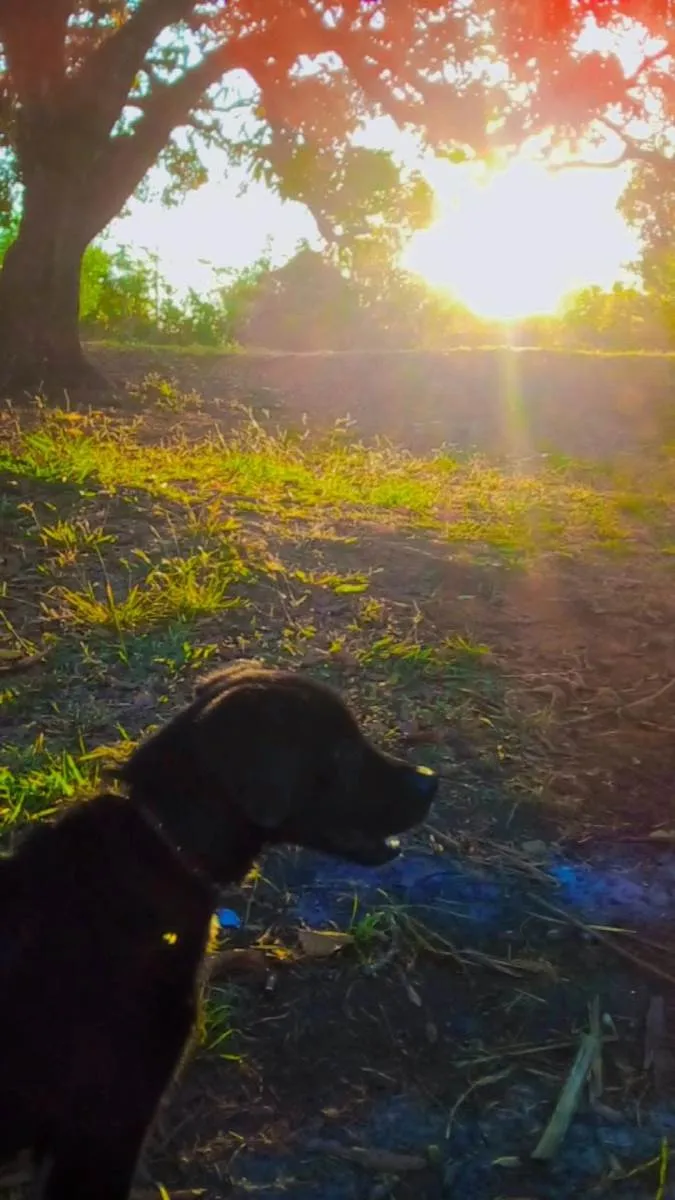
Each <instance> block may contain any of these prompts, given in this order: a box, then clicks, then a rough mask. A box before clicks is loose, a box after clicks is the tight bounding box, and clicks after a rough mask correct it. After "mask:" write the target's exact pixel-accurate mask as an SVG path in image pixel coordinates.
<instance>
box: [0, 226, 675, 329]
mask: <svg viewBox="0 0 675 1200" xmlns="http://www.w3.org/2000/svg"><path fill="white" fill-rule="evenodd" d="M10 240H11V233H10V232H9V231H5V233H4V234H3V232H2V231H1V230H0V261H1V260H2V255H3V253H4V250H5V247H6V245H7V244H8V242H9V241H10ZM646 257H647V259H648V266H647V268H645V278H644V280H643V282H642V285H641V286H630V285H627V284H622V283H617V284H615V285H614V287H612V288H611V289H610V290H603V289H602V288H600V287H597V286H591V287H586V288H582V289H580V290H579V291H577V292H575V293H574V294H572V295H570V296H569V297H568V298H567V299H566V301H565V303H564V304H563V305H562V307H561V310H560V312H559V313H558V314H557V315H555V316H544V315H540V316H532V317H529V318H527V319H525V320H522V321H519V322H517V323H512V324H502V323H499V322H495V321H488V320H485V319H481V318H480V317H478V316H477V315H476V314H474V313H473V312H471V310H470V309H468V308H467V307H466V306H465V305H463V304H461V303H460V302H459V301H458V300H456V299H454V298H453V297H452V296H451V295H449V294H448V293H446V292H443V291H440V290H438V289H434V288H432V287H430V286H428V285H427V284H425V282H424V280H422V279H421V278H420V277H419V276H416V275H414V274H411V273H410V272H406V271H403V270H401V269H399V268H397V267H395V266H392V265H391V263H384V262H383V263H382V266H381V269H380V270H379V272H371V273H370V274H368V275H366V276H362V275H359V276H354V275H353V274H349V273H346V272H345V271H344V270H341V269H340V267H339V266H338V265H337V263H336V262H335V260H334V259H331V258H330V257H329V256H328V255H324V254H321V253H318V252H316V251H313V250H311V249H309V248H308V247H307V246H301V247H300V248H299V250H298V251H297V253H296V254H295V255H294V256H293V257H292V258H291V259H290V260H289V261H288V262H287V263H286V264H285V265H284V266H282V267H277V268H274V267H273V266H272V263H271V260H270V257H269V255H268V254H263V255H262V256H261V257H260V258H259V259H258V260H257V261H256V262H254V263H253V264H252V265H251V266H249V267H247V268H245V269H244V270H240V271H235V270H222V269H221V270H214V272H213V279H214V282H213V286H212V287H211V288H210V289H208V290H207V291H205V292H202V291H198V290H196V289H195V288H189V289H188V290H187V291H184V292H178V291H177V289H176V288H174V287H172V286H171V285H170V284H169V283H168V282H167V280H166V278H165V277H164V275H163V273H162V270H161V266H160V263H159V262H158V260H157V258H156V257H155V256H153V255H151V254H148V253H142V252H140V251H132V250H131V249H129V248H128V247H125V246H110V245H107V244H106V243H104V242H93V243H92V244H91V245H90V246H89V247H88V248H87V250H86V252H85V255H84V261H83V269H82V278H81V296H80V311H81V329H82V335H83V337H84V339H85V340H88V341H101V340H106V341H112V342H117V343H132V344H134V343H135V344H138V343H146V344H147V343H150V344H163V345H176V346H191V345H192V346H203V347H211V348H213V349H220V350H233V349H237V348H241V347H243V348H258V349H267V350H285V351H307V350H338V351H339V350H350V349H351V350H358V349H387V348H392V349H394V348H396V349H402V348H406V349H418V350H443V349H450V348H452V347H456V346H485V345H495V344H500V343H503V342H505V341H508V342H510V343H511V344H515V345H520V346H532V347H539V348H547V347H548V348H559V349H565V348H568V349H574V348H576V349H589V350H592V349H596V350H605V351H612V350H616V351H618V350H652V351H659V350H661V351H664V350H670V349H675V254H674V255H671V256H670V257H669V256H668V255H666V256H665V262H663V261H660V260H657V256H655V255H653V254H651V255H647V256H646ZM638 267H639V264H637V265H636V268H638Z"/></svg>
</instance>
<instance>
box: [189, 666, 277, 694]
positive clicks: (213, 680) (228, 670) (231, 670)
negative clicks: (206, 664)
mask: <svg viewBox="0 0 675 1200" xmlns="http://www.w3.org/2000/svg"><path fill="white" fill-rule="evenodd" d="M262 670H264V667H263V664H262V663H261V662H260V661H259V660H258V659H257V658H237V659H235V660H234V661H233V662H231V663H228V664H227V666H225V667H218V669H217V670H216V671H212V672H211V674H210V675H203V676H202V678H201V679H198V680H197V683H196V685H195V696H197V697H198V698H199V699H200V700H209V699H210V698H211V697H212V696H218V695H220V693H221V692H224V691H227V689H228V687H232V686H234V684H235V683H239V682H240V681H241V680H242V678H244V677H245V676H246V675H252V674H253V673H255V674H258V673H259V672H260V671H262Z"/></svg>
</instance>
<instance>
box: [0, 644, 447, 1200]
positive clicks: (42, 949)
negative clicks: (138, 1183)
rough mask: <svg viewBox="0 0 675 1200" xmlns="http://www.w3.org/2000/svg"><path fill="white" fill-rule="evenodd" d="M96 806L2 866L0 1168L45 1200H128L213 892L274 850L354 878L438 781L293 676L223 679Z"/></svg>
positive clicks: (187, 1025)
mask: <svg viewBox="0 0 675 1200" xmlns="http://www.w3.org/2000/svg"><path fill="white" fill-rule="evenodd" d="M119 777H120V778H121V780H122V782H123V784H124V786H125V788H126V791H127V796H126V797H122V796H116V795H113V794H105V795H100V796H97V797H96V798H95V799H93V800H90V801H88V802H87V803H84V804H79V805H76V806H73V807H72V808H71V809H70V810H69V811H68V812H67V813H66V814H65V815H64V816H63V817H62V818H61V819H60V820H58V821H57V822H56V823H55V824H54V825H52V826H41V827H39V828H37V829H36V830H34V831H33V832H32V833H31V834H30V835H29V836H28V837H27V838H26V839H25V841H24V842H23V844H22V845H21V846H20V847H19V849H18V850H17V851H16V852H15V854H14V855H12V856H11V857H10V858H7V859H5V860H4V861H2V862H0V1159H3V1160H6V1159H9V1158H11V1157H14V1156H15V1155H16V1154H18V1153H19V1151H20V1150H23V1149H30V1150H32V1151H33V1154H34V1157H35V1158H36V1160H37V1161H38V1162H39V1163H41V1164H42V1166H41V1173H42V1176H43V1180H44V1184H43V1187H44V1190H43V1193H42V1194H43V1196H44V1197H45V1198H46V1200H126V1197H127V1196H128V1193H129V1189H130V1187H131V1182H132V1178H133V1175H134V1170H135V1166H136V1162H137V1159H138V1156H139V1152H140V1149H141V1147H142V1144H143V1141H144V1139H145V1135H146V1132H147V1130H148V1127H149V1125H150V1123H151V1121H152V1118H153V1115H154V1113H155V1110H156V1108H157V1105H158V1103H159V1100H160V1098H161V1096H162V1093H163V1092H164V1090H165V1088H166V1087H167V1085H168V1083H169V1082H170V1080H171V1077H172V1075H173V1073H174V1070H175V1068H176V1066H177V1064H178V1062H179V1060H180V1057H181V1052H182V1050H183V1047H184V1045H185V1043H186V1040H187V1038H188V1036H189V1034H190V1030H191V1028H192V1025H193V1021H194V1018H195V1011H196V991H197V986H196V982H197V979H198V975H199V969H200V965H201V962H202V958H203V955H204V951H205V946H206V942H207V937H208V932H209V927H210V920H211V914H212V911H213V908H214V906H215V902H216V894H217V890H218V888H219V886H221V885H224V884H228V883H232V882H233V881H235V880H238V879H241V878H242V876H243V875H244V874H245V873H246V872H247V871H248V870H249V868H250V866H251V864H252V862H253V860H254V858H255V857H256V855H257V854H258V853H259V852H260V850H261V849H262V847H263V846H264V845H265V844H266V843H274V842H282V841H283V842H289V843H294V844H297V845H299V846H308V847H312V848H314V849H317V850H322V851H325V852H327V853H329V854H334V855H339V856H341V857H343V858H346V859H349V860H353V861H355V862H359V863H367V864H373V865H375V864H378V863H383V862H386V861H387V860H388V859H389V858H392V857H393V856H394V855H395V854H396V850H395V848H393V846H391V845H390V844H389V843H388V841H387V839H388V837H389V835H392V834H396V833H401V832H403V831H404V830H407V829H409V828H410V827H411V826H413V825H414V824H416V823H417V822H419V821H421V820H422V819H423V818H424V817H425V816H426V814H427V812H428V810H429V807H430V804H431V801H432V799H433V796H434V793H435V791H436V784H437V781H436V777H435V776H434V775H433V773H432V772H427V771H424V770H419V769H416V768H414V767H412V766H409V765H407V764H405V763H403V762H399V761H398V760H396V759H394V758H391V757H389V756H388V755H385V754H383V753H381V752H380V751H378V750H376V749H375V748H374V747H373V746H372V745H370V744H369V743H368V741H367V740H366V739H365V738H364V736H363V734H362V733H361V731H360V730H359V728H358V726H357V724H356V722H355V720H354V718H353V717H352V716H351V714H350V713H349V711H348V710H347V709H346V708H345V706H344V704H343V703H342V701H341V700H340V699H339V698H338V697H337V696H336V695H335V694H334V693H333V692H331V691H330V690H329V689H327V688H325V687H323V686H321V685H319V684H317V683H314V682H311V681H310V680H308V679H307V678H305V677H303V676H301V675H295V674H291V673H285V672H277V671H264V670H262V669H259V668H251V667H248V668H242V667H235V668H231V669H230V670H227V671H223V672H222V673H220V674H218V675H216V676H214V677H213V678H212V679H210V680H207V681H206V682H205V683H204V684H203V685H202V686H201V688H200V689H199V691H198V693H197V696H196V698H195V699H194V701H193V702H192V703H191V704H190V705H189V706H188V707H187V708H186V709H184V710H183V711H182V712H180V713H179V714H178V715H177V716H176V717H174V719H173V720H171V721H169V723H168V724H167V725H165V726H164V727H163V728H161V729H160V730H159V732H158V733H155V734H154V735H153V736H151V737H150V738H149V739H148V740H147V741H146V742H145V743H143V744H141V746H140V747H139V748H138V749H137V750H136V751H135V752H134V753H132V754H131V756H130V758H129V759H128V761H127V762H126V764H125V765H124V766H123V768H122V769H121V771H120V772H119Z"/></svg>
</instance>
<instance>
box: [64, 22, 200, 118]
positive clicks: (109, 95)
mask: <svg viewBox="0 0 675 1200" xmlns="http://www.w3.org/2000/svg"><path fill="white" fill-rule="evenodd" d="M195 3H196V0H141V3H140V4H139V6H138V8H137V9H136V11H135V12H134V13H133V14H132V16H130V17H129V18H128V19H127V20H126V21H125V22H124V24H123V25H122V26H120V28H119V29H118V30H117V32H116V33H112V34H110V36H109V37H107V38H105V39H104V40H103V42H101V45H100V46H98V48H97V49H96V50H95V51H94V52H93V53H92V54H91V55H89V56H88V58H87V59H86V61H85V63H84V64H83V66H82V67H81V69H80V70H79V71H78V73H77V75H75V76H74V77H73V79H72V82H71V88H72V93H73V95H72V99H73V100H74V102H75V103H76V104H78V105H80V104H81V105H85V106H87V107H88V109H89V113H90V117H89V121H88V129H89V131H90V133H91V134H94V135H95V136H97V137H99V138H100V137H106V136H107V135H108V134H109V133H110V131H111V130H112V128H113V127H114V125H115V122H116V121H117V119H118V117H119V114H120V112H121V111H122V109H123V108H124V106H125V105H126V103H127V99H128V97H129V94H130V92H131V91H132V89H133V85H134V80H135V79H136V77H137V75H138V74H139V72H140V70H141V68H142V67H143V66H144V65H146V66H147V64H145V56H146V54H147V52H148V50H150V48H151V47H152V46H153V45H154V43H155V41H156V40H157V38H158V36H159V34H160V33H161V32H162V30H164V29H167V28H169V26H171V25H175V24H176V22H177V21H181V20H184V19H185V18H186V17H188V16H189V15H190V13H191V12H192V10H193V9H194V7H195ZM92 118H93V119H92Z"/></svg>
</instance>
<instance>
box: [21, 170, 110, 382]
mask: <svg viewBox="0 0 675 1200" xmlns="http://www.w3.org/2000/svg"><path fill="white" fill-rule="evenodd" d="M97 232H98V230H97V229H96V227H95V224H94V227H93V228H92V222H91V219H90V215H89V214H83V212H82V209H81V204H78V203H77V196H74V195H73V194H72V189H71V188H70V187H68V186H67V183H65V184H64V179H63V176H62V175H61V176H60V177H59V176H58V175H55V174H52V175H51V176H50V177H45V175H44V174H43V175H42V178H34V179H32V180H26V186H25V191H24V210H23V215H22V219H21V225H20V228H19V233H18V237H17V239H16V241H15V242H14V243H13V244H12V246H10V248H9V250H8V251H7V254H6V256H5V261H4V264H3V267H2V271H1V272H0V396H2V395H4V396H7V395H17V394H24V395H25V394H26V393H28V394H32V395H36V394H43V395H49V396H52V397H53V398H55V399H57V398H59V399H63V395H64V391H70V390H71V389H78V390H80V389H82V388H83V387H88V388H92V387H96V386H98V387H100V386H101V385H102V384H103V380H102V377H101V376H100V375H99V374H98V372H96V371H95V369H94V368H93V367H92V366H91V365H90V363H88V362H87V360H86V358H85V356H84V353H83V350H82V346H81V343H80V335H79V302H80V273H81V269H82V256H83V254H84V251H85V249H86V247H87V244H88V242H89V241H90V239H91V237H93V236H94V235H95V234H96V233H97Z"/></svg>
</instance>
